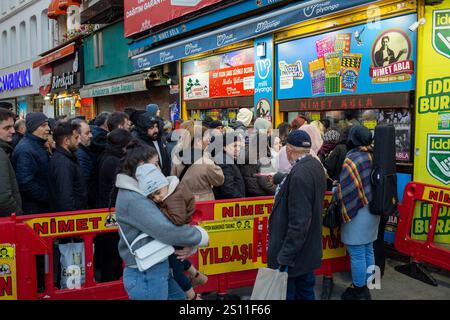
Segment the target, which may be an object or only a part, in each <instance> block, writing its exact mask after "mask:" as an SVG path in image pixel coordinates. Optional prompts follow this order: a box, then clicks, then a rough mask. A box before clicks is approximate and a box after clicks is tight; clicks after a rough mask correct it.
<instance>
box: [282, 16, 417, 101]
mask: <svg viewBox="0 0 450 320" xmlns="http://www.w3.org/2000/svg"><path fill="white" fill-rule="evenodd" d="M416 20H417V15H416V14H410V15H406V16H401V17H396V18H391V19H386V20H382V21H379V23H378V25H377V28H374V27H373V26H371V25H370V24H371V23H372V22H369V24H365V25H358V26H354V27H350V28H346V29H342V30H339V31H334V32H331V33H327V34H321V35H317V36H312V37H308V38H303V39H298V40H294V41H289V42H285V43H281V44H279V45H277V52H278V56H277V57H278V61H277V68H276V69H277V70H276V77H277V83H278V85H277V97H278V98H279V99H294V98H309V97H313V96H330V95H333V96H335V95H354V94H365V93H376V92H392V91H409V90H414V88H415V73H414V72H415V59H416V37H417V36H416V33H414V32H412V31H410V30H409V26H410V25H411V24H412V23H414V22H415V21H416ZM302 48H315V50H314V49H313V50H302Z"/></svg>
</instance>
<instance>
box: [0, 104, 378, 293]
mask: <svg viewBox="0 0 450 320" xmlns="http://www.w3.org/2000/svg"><path fill="white" fill-rule="evenodd" d="M253 118H254V116H253V111H251V110H250V109H247V108H241V109H240V110H239V112H238V114H237V119H236V120H235V121H234V122H232V123H230V124H229V125H228V126H224V125H223V124H222V122H221V121H219V120H213V119H210V118H207V119H204V120H203V122H195V121H193V120H188V121H184V122H182V121H177V123H175V124H173V123H171V122H170V121H164V119H162V118H161V117H160V110H159V107H158V106H157V105H155V104H149V105H148V106H147V108H146V110H136V109H133V108H127V109H125V110H124V112H113V113H108V112H102V113H100V114H99V115H97V117H96V118H95V119H94V120H93V121H90V122H87V121H86V120H84V119H83V118H81V117H77V118H73V119H69V118H68V117H67V116H60V117H57V118H55V119H51V118H47V117H46V116H45V115H44V114H43V113H39V112H33V113H29V114H27V115H26V118H25V119H17V120H16V115H15V114H14V113H12V112H11V111H9V110H6V109H0V169H1V175H0V216H9V215H10V214H12V213H15V214H17V215H20V214H39V213H47V212H65V211H77V210H84V209H93V208H109V209H111V208H115V210H116V219H117V223H118V224H119V226H120V227H121V231H122V232H121V235H120V236H119V235H118V234H115V233H107V234H103V235H100V236H98V237H96V240H95V245H96V250H95V259H94V262H95V264H96V266H97V265H98V266H99V267H100V270H101V271H100V272H99V281H101V282H103V281H111V280H115V279H118V278H120V277H121V276H122V274H123V282H124V286H125V289H126V291H127V293H128V295H129V297H130V298H131V299H186V298H187V299H201V297H200V296H199V295H198V294H196V293H195V291H194V287H195V286H196V285H201V284H204V283H206V282H207V280H208V278H207V276H206V275H204V274H202V273H201V272H199V271H198V270H196V269H195V268H194V267H193V266H192V265H191V264H190V263H189V262H188V260H187V257H188V256H190V255H192V254H193V253H194V252H195V250H196V248H197V247H198V246H204V245H207V244H208V234H207V232H206V231H205V230H204V229H202V228H201V227H198V226H192V225H191V221H192V219H193V215H194V211H195V210H194V209H195V202H196V201H207V200H215V199H232V198H245V197H255V196H269V195H275V205H274V207H273V212H272V214H271V217H270V221H269V244H268V264H269V267H272V268H283V269H286V268H287V269H288V273H289V281H288V295H287V296H288V299H314V298H315V297H314V290H313V289H314V279H315V277H314V274H313V271H314V269H316V268H317V267H319V266H320V264H321V259H322V227H321V219H322V212H323V199H324V194H325V192H326V191H327V190H328V191H331V190H332V191H333V192H334V193H335V197H336V198H338V199H340V201H341V203H342V208H343V209H342V215H343V222H345V223H344V227H343V228H342V241H343V242H344V243H345V244H346V245H347V248H349V250H348V251H349V255H350V258H351V267H352V278H353V286H351V287H350V288H349V289H348V290H347V291H346V293H344V295H343V299H370V293H369V291H368V289H367V286H366V285H365V279H366V273H365V272H366V270H367V266H369V265H372V264H374V263H373V259H374V258H373V257H374V254H373V247H372V243H373V242H374V241H375V240H376V235H377V233H378V221H377V220H376V217H375V216H371V215H370V214H369V212H368V201H370V197H371V193H370V186H369V185H370V183H369V182H368V178H367V172H368V171H367V170H370V166H371V162H370V159H371V158H370V150H371V149H370V148H371V147H370V145H371V144H372V138H371V137H372V136H371V133H370V131H369V130H368V129H366V128H365V127H363V126H361V125H359V124H358V123H357V122H354V121H347V120H345V121H343V122H341V123H339V124H338V125H337V126H331V125H330V121H328V120H327V119H324V120H321V121H309V119H308V118H307V116H305V115H303V114H299V115H298V116H297V117H296V118H295V119H294V120H293V121H292V122H291V123H290V124H289V123H286V122H285V123H282V124H280V125H279V126H278V127H277V128H276V129H277V130H274V128H272V123H271V122H270V121H269V120H267V119H265V118H257V119H253ZM355 121H356V120H355ZM179 129H182V130H179ZM217 146H219V147H217ZM355 163H356V165H354V164H355ZM355 173H357V176H359V175H360V176H361V179H359V180H357V181H356V180H355V178H354V176H355ZM292 195H295V196H292ZM289 197H290V198H289ZM288 198H289V199H290V200H289V201H288ZM140 234H146V235H148V237H147V238H144V239H141V240H140V241H138V243H139V244H140V245H144V244H146V243H148V242H150V241H152V240H153V239H156V240H159V241H161V242H163V243H165V244H168V245H172V246H174V247H175V253H174V254H173V255H172V256H170V257H169V258H168V259H167V260H164V261H163V262H161V263H159V264H157V265H155V266H153V267H151V268H150V269H148V270H146V271H144V272H141V271H139V270H138V269H137V267H136V261H135V259H134V256H133V254H132V250H133V249H132V248H131V247H130V246H129V243H132V242H133V240H135V239H136V237H137V236H138V235H140ZM137 247H139V246H137ZM117 248H119V250H118V252H117ZM122 261H123V262H124V263H125V269H124V270H122ZM170 270H173V272H170Z"/></svg>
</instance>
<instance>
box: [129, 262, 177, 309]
mask: <svg viewBox="0 0 450 320" xmlns="http://www.w3.org/2000/svg"><path fill="white" fill-rule="evenodd" d="M123 285H124V287H125V290H126V291H127V293H128V297H129V298H130V299H131V300H185V299H186V295H185V293H184V292H183V290H181V288H180V286H179V285H178V284H177V283H176V282H175V280H174V279H173V277H172V275H171V274H170V272H169V260H167V259H166V260H165V261H163V262H161V263H158V264H156V265H154V266H153V267H151V268H150V269H147V270H145V271H143V272H140V271H139V270H138V269H136V268H129V267H126V268H125V270H124V272H123Z"/></svg>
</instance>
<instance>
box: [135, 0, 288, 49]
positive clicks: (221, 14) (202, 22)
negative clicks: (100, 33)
mask: <svg viewBox="0 0 450 320" xmlns="http://www.w3.org/2000/svg"><path fill="white" fill-rule="evenodd" d="M283 1H285V0H258V1H236V2H237V3H236V4H233V5H229V6H227V7H224V8H221V9H220V10H217V11H213V12H209V13H208V14H206V15H202V16H200V17H198V18H196V19H193V20H191V21H187V22H185V23H179V24H176V25H174V26H171V27H170V28H168V29H164V30H163V31H159V32H157V33H155V34H154V35H153V36H151V37H147V38H144V39H142V40H139V41H136V42H133V43H132V44H130V45H129V49H128V50H129V52H128V54H129V56H130V57H131V56H135V55H137V54H140V53H142V52H144V51H146V50H148V49H149V48H150V47H151V46H153V45H154V44H156V43H158V42H160V41H163V40H164V41H166V40H168V39H170V38H173V37H176V36H180V35H182V34H184V33H187V32H192V31H193V30H197V29H200V28H204V27H207V26H210V25H211V24H213V23H216V22H217V21H220V20H226V19H228V18H231V17H234V16H236V14H245V13H249V12H251V11H253V10H257V9H260V8H263V7H267V6H270V5H273V4H276V3H278V2H283ZM225 34H226V33H225ZM228 36H229V35H228ZM217 40H218V44H217V45H218V46H222V45H227V44H229V43H232V42H230V38H228V39H226V38H224V37H218V38H217ZM227 40H228V41H227ZM222 41H223V42H222ZM233 42H234V40H233Z"/></svg>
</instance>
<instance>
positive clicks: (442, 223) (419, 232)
mask: <svg viewBox="0 0 450 320" xmlns="http://www.w3.org/2000/svg"><path fill="white" fill-rule="evenodd" d="M449 197H450V193H449V192H448V190H444V189H440V188H432V187H425V188H424V193H423V199H424V200H425V201H427V200H428V201H433V202H438V203H440V204H443V206H442V207H441V208H440V209H439V216H438V220H437V223H436V229H435V231H434V238H433V242H434V243H437V244H439V243H440V244H447V245H448V244H449V243H450V206H449V204H450V201H449V200H450V198H449ZM425 201H417V202H416V205H415V208H414V216H413V220H412V226H411V237H412V238H413V239H415V240H421V241H426V240H427V237H428V232H429V230H430V219H431V212H432V210H433V204H432V203H428V202H425Z"/></svg>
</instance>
